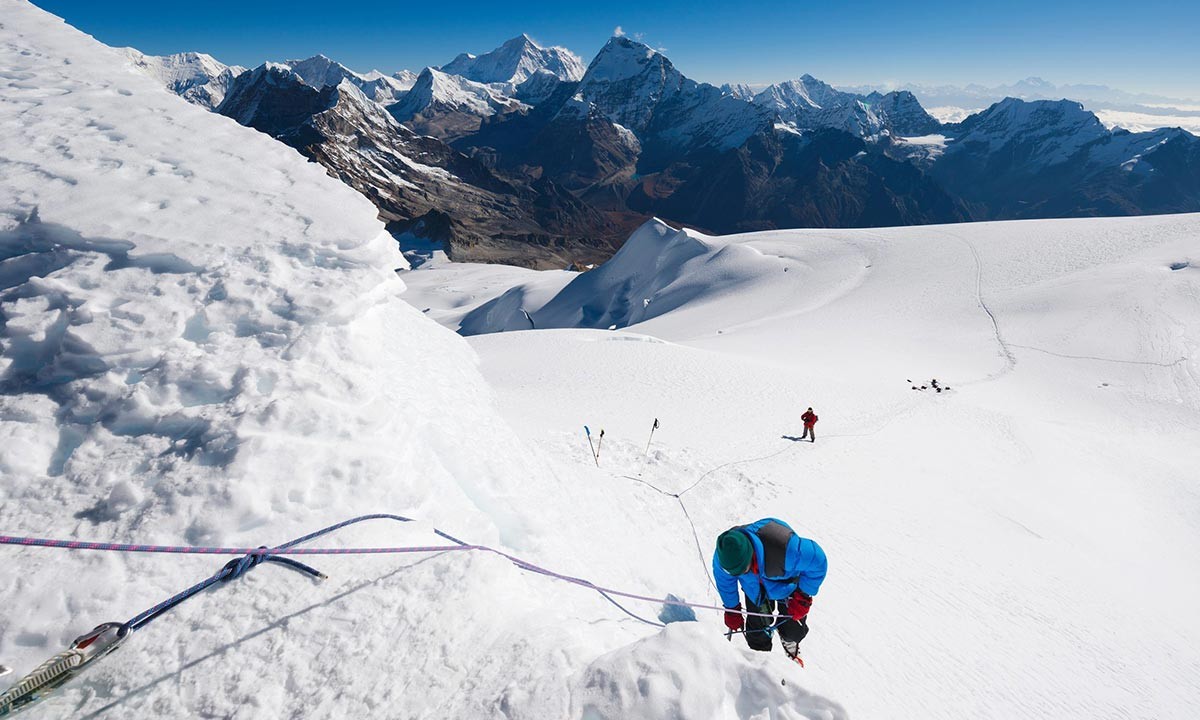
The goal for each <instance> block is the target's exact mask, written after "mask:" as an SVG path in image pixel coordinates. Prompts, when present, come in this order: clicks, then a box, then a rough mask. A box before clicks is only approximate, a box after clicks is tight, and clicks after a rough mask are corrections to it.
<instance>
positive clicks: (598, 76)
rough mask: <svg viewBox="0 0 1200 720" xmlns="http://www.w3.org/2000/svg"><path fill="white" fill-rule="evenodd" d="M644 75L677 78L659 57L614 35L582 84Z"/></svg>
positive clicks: (675, 73)
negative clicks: (650, 74) (655, 73)
mask: <svg viewBox="0 0 1200 720" xmlns="http://www.w3.org/2000/svg"><path fill="white" fill-rule="evenodd" d="M647 72H658V73H659V74H661V75H662V76H663V77H664V79H669V78H673V77H676V76H679V71H678V70H676V69H675V66H674V65H673V64H672V63H671V61H670V60H668V59H667V57H666V56H665V55H663V54H662V53H660V52H658V51H657V50H655V49H653V48H651V47H650V46H649V45H646V44H644V43H640V42H637V41H636V40H633V39H631V38H628V37H625V36H624V35H615V36H613V37H612V38H610V39H609V41H608V42H607V43H605V45H604V47H602V48H601V49H600V52H599V53H597V54H596V57H595V58H594V59H593V60H592V62H591V64H590V65H589V66H588V69H587V72H586V73H585V74H584V76H583V82H584V83H593V84H594V83H611V82H616V81H619V80H627V79H629V78H633V77H637V76H639V75H643V74H646V73H647Z"/></svg>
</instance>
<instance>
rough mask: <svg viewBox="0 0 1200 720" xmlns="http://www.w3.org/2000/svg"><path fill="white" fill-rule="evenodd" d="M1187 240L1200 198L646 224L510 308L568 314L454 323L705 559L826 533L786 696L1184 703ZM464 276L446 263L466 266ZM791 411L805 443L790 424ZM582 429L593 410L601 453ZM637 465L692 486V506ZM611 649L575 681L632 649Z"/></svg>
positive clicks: (1114, 705) (968, 711)
mask: <svg viewBox="0 0 1200 720" xmlns="http://www.w3.org/2000/svg"><path fill="white" fill-rule="evenodd" d="M1198 255H1200V215H1179V216H1158V217H1145V218H1117V219H1086V220H1051V221H1044V220H1039V221H1018V222H1001V223H972V224H968V225H957V226H930V227H911V228H892V229H872V230H793V231H775V232H764V233H755V234H749V235H739V236H730V237H709V236H704V235H700V234H698V233H695V232H692V231H686V232H681V231H676V230H673V229H671V228H669V227H667V226H666V225H665V224H663V223H659V222H652V223H649V224H647V225H646V226H644V227H643V228H641V229H640V230H639V231H637V232H636V233H635V234H634V235H633V236H632V237H631V238H630V240H629V241H628V242H627V243H626V245H625V246H624V247H623V248H622V250H621V251H620V252H619V253H618V254H617V255H616V256H615V257H614V258H613V259H612V260H610V261H609V263H607V264H606V265H604V266H601V267H600V268H598V269H596V270H593V271H590V272H587V273H583V274H581V275H579V276H578V277H577V278H576V279H575V280H574V281H573V282H572V283H570V284H569V285H567V286H566V287H565V288H564V289H563V290H562V291H561V292H560V293H559V294H558V295H556V296H555V297H554V298H552V299H551V300H550V301H548V302H547V303H546V305H544V306H543V307H542V308H540V309H539V308H536V307H533V306H532V305H531V304H527V305H526V306H525V309H526V310H527V311H528V312H530V314H531V316H532V317H533V318H534V320H535V321H536V324H537V326H538V327H539V328H546V327H550V326H553V325H556V324H559V325H562V326H565V327H564V328H563V329H557V330H555V329H542V330H537V331H519V332H503V333H497V334H489V335H479V336H475V337H472V338H470V340H471V344H472V346H473V347H474V348H475V349H476V350H477V351H478V352H479V353H480V356H481V358H482V368H483V371H484V374H485V376H486V377H487V378H488V379H489V380H490V381H491V384H492V386H493V387H494V388H496V390H497V391H498V392H499V398H500V406H501V408H502V410H503V411H504V413H505V414H506V416H507V417H508V418H509V419H510V421H511V422H512V423H513V424H514V425H515V426H516V428H517V430H518V432H519V433H520V434H521V435H522V436H523V437H525V438H527V439H528V440H529V441H531V442H532V443H534V444H535V445H537V446H539V447H541V448H542V449H543V450H544V451H545V452H546V453H547V454H548V455H549V456H551V457H552V458H554V457H558V458H561V460H562V461H563V462H569V463H573V464H574V466H575V467H576V468H578V471H579V472H580V473H584V472H586V473H588V477H590V478H592V479H591V480H590V482H591V483H595V484H596V485H600V486H603V487H604V488H606V490H607V491H608V492H611V493H613V494H614V495H618V496H621V497H624V498H626V499H627V500H626V501H627V502H628V503H629V504H630V505H641V504H645V505H647V506H657V507H658V508H659V512H660V515H658V523H660V525H661V526H663V527H664V528H669V529H670V530H671V531H672V532H675V533H679V534H683V535H688V534H690V533H691V531H692V526H691V525H689V520H690V521H691V522H692V523H694V526H695V529H696V532H697V535H698V537H699V538H700V542H701V543H702V544H703V546H704V552H705V553H706V554H707V552H708V551H709V548H710V547H711V542H712V539H713V538H714V537H715V536H716V535H717V534H718V533H719V532H721V531H722V530H724V529H725V528H728V527H729V526H731V525H733V524H735V523H737V522H744V521H746V520H752V519H756V518H759V517H763V516H776V517H781V518H784V519H786V520H788V521H790V522H791V523H792V524H793V525H794V526H795V527H796V528H797V530H798V531H800V532H801V533H803V534H806V535H808V536H809V537H812V538H815V539H817V540H818V541H819V542H820V543H821V544H822V545H823V547H824V548H825V550H826V552H827V554H828V556H829V562H830V565H829V567H830V570H829V576H828V579H827V580H826V582H825V584H824V586H823V587H822V589H821V592H820V594H819V595H818V596H817V598H816V600H815V602H814V604H813V611H812V616H811V622H810V624H811V626H812V632H811V634H810V635H809V637H808V639H806V640H805V641H804V643H803V645H802V648H803V649H804V653H805V657H806V660H807V664H808V667H807V668H806V669H805V670H804V671H803V673H802V674H800V675H798V676H797V675H795V674H794V673H793V674H790V675H789V674H784V675H783V678H782V679H783V680H786V683H787V684H786V686H784V685H782V684H781V683H776V684H775V685H774V688H775V689H776V690H781V691H782V690H783V689H784V687H786V688H791V687H792V684H793V681H794V680H798V681H799V682H800V683H801V684H802V687H803V688H804V690H805V691H808V692H815V693H818V694H819V695H821V696H823V697H827V698H834V699H836V700H837V701H838V702H839V703H840V704H841V705H842V706H843V707H844V711H845V712H846V713H847V714H848V715H849V716H851V717H866V718H876V717H922V718H946V719H947V720H949V719H952V718H953V719H958V718H964V717H980V718H1013V717H1020V718H1046V719H1051V718H1053V719H1055V720H1060V719H1062V718H1080V719H1081V720H1082V719H1089V720H1091V719H1094V718H1114V719H1115V718H1128V717H1153V718H1178V719H1180V720H1183V719H1184V718H1191V717H1193V716H1194V712H1195V708H1196V707H1197V706H1200V687H1198V686H1197V685H1196V684H1195V683H1194V682H1193V681H1192V678H1193V677H1195V676H1196V674H1197V672H1198V671H1200V618H1198V617H1197V615H1196V613H1195V612H1194V610H1193V609H1194V607H1195V606H1196V603H1197V602H1200V565H1197V563H1196V562H1195V558H1196V557H1200V533H1198V532H1197V529H1198V528H1200V489H1198V488H1197V485H1196V482H1195V468H1196V467H1200V312H1197V310H1198V309H1200V304H1198V300H1200V271H1197V268H1196V265H1197V262H1196V257H1197V256H1198ZM451 270H452V268H451V267H445V268H443V271H442V275H441V278H440V279H441V284H440V287H439V292H440V293H441V294H443V295H447V294H450V291H452V290H453V289H455V288H456V287H457V286H456V284H455V282H454V280H453V277H452V275H451V274H450V273H451ZM497 272H500V271H497ZM504 272H508V271H504ZM418 273H419V270H416V271H412V272H406V273H403V274H402V275H403V276H405V277H415V276H416V275H417V274H418ZM523 282H525V281H523ZM482 283H483V279H481V278H480V277H479V274H478V272H473V271H468V274H465V275H464V278H463V283H462V285H461V288H460V291H461V292H464V293H465V292H468V291H469V290H470V288H475V287H480V286H481V284H482ZM489 292H492V293H495V294H497V295H501V294H502V293H500V292H499V289H498V288H492V289H490V290H489ZM409 295H410V296H409V297H408V299H409V300H410V302H415V303H418V304H426V303H428V300H429V297H430V294H429V293H425V292H424V291H423V290H419V289H418V288H417V286H416V285H415V284H414V286H413V288H411V289H410V291H409ZM483 307H484V306H480V310H481V311H482V309H483ZM497 319H498V320H501V319H502V318H497ZM613 325H615V326H617V328H618V329H617V330H615V331H612V330H607V329H604V328H608V327H610V326H613ZM589 327H590V328H599V329H587V328H589ZM931 378H937V379H938V380H939V381H940V383H941V384H942V385H943V386H949V387H950V388H951V390H948V391H946V392H943V393H940V394H939V393H937V392H936V391H934V390H932V389H928V388H929V387H930V386H929V381H930V379H931ZM913 385H917V386H918V387H919V386H921V385H924V386H925V387H926V388H927V389H926V390H924V391H921V390H913V389H911V388H912V386H913ZM810 405H811V406H813V407H814V408H815V410H816V411H817V413H818V414H819V415H820V418H821V420H820V422H819V423H818V424H817V427H816V430H817V442H816V443H814V444H809V443H807V442H804V443H797V442H794V441H793V440H792V439H793V438H795V437H796V436H798V435H799V430H800V427H799V415H800V413H801V412H803V410H804V409H805V408H806V407H808V406H810ZM656 417H657V418H658V419H659V420H660V422H661V425H662V426H661V427H660V429H659V430H658V432H657V433H656V434H655V435H654V437H653V442H652V443H651V446H650V450H649V453H648V455H645V456H644V455H643V453H644V452H645V449H646V443H647V439H648V433H649V430H650V425H651V423H652V421H653V419H654V418H656ZM583 423H587V424H589V425H590V427H591V429H592V433H593V435H595V434H596V433H597V431H598V428H604V429H605V431H606V435H605V440H604V444H603V450H602V454H601V458H600V466H601V467H600V468H599V469H596V468H595V467H594V463H593V460H592V457H591V455H590V454H589V450H588V447H587V444H586V441H585V439H584V438H583V437H582V434H581V433H580V432H579V429H578V425H580V424H583ZM589 466H591V467H590V468H589ZM697 482H699V484H696V483H697ZM644 483H652V484H654V485H655V486H657V487H658V488H660V489H662V490H663V491H665V492H667V493H678V492H680V491H686V492H685V493H684V494H683V495H682V501H683V504H684V506H686V508H687V515H685V514H684V512H683V510H682V509H681V507H680V503H679V501H677V500H676V499H675V498H673V497H670V496H664V495H662V494H659V493H658V492H656V491H655V490H654V489H652V488H650V487H648V486H647V485H646V484H644ZM689 487H691V488H692V489H691V490H687V488H689ZM639 532H641V530H639ZM704 559H707V558H704ZM677 562H678V563H679V564H680V566H681V567H680V568H678V570H679V572H680V573H681V574H682V575H684V576H687V577H683V578H681V579H680V580H679V585H678V586H679V587H680V588H681V590H682V591H683V592H684V593H694V592H696V591H697V590H698V591H699V592H701V593H704V592H706V591H707V592H708V596H709V597H712V593H711V591H708V590H707V589H706V585H707V579H706V578H705V576H704V574H703V573H704V572H705V569H704V567H703V564H702V563H703V559H702V558H701V557H698V556H697V555H695V554H693V556H692V557H691V558H687V557H684V556H679V557H678V558H677ZM641 564H643V563H639V565H641ZM688 577H691V578H694V580H692V581H690V582H689V580H688V579H687V578H688ZM692 597H694V596H692ZM701 619H702V620H705V618H704V617H702V618H701ZM709 622H711V620H710V621H709ZM671 632H672V633H674V632H681V633H682V632H685V630H681V629H676V628H672V631H671ZM669 634H670V633H668V635H669ZM700 634H703V632H702V631H701V632H700ZM705 637H706V638H709V639H711V638H710V637H709V636H707V635H706V636H705ZM654 642H657V640H648V641H646V642H645V643H644V644H643V651H644V653H645V655H644V656H643V657H642V658H641V659H640V660H645V659H646V658H657V657H662V656H663V654H662V653H656V652H654V651H653V650H652V648H650V647H646V646H648V645H652V644H653V643H654ZM736 644H737V641H735V645H736ZM712 645H713V646H714V647H713V651H714V652H716V647H715V646H720V645H722V643H721V642H720V640H719V639H718V641H716V642H713V643H712ZM624 652H626V651H618V652H617V653H615V654H614V655H613V656H610V657H609V658H606V659H602V660H598V661H596V663H594V664H593V668H592V670H590V671H589V673H590V674H589V676H588V677H592V678H595V680H593V681H591V685H592V686H601V685H602V684H603V682H604V675H603V674H602V673H601V674H600V675H599V676H597V675H596V672H597V671H598V670H599V669H600V668H612V667H614V666H616V667H631V666H636V663H637V662H639V660H626V659H624V658H623V653H624ZM708 657H709V655H708V654H707V653H700V654H699V655H697V656H694V657H693V659H692V662H693V664H694V666H695V667H696V669H697V671H698V672H703V673H707V670H705V669H704V668H705V662H706V661H707V659H708ZM755 659H756V658H750V659H749V661H750V662H753V661H754V660H755ZM778 659H780V653H779V651H778V649H776V652H775V653H774V654H773V655H772V656H771V657H770V660H778ZM653 666H654V663H653V662H652V661H651V662H647V663H646V664H645V665H644V666H640V667H641V668H642V670H641V671H642V672H644V673H645V675H646V681H645V683H644V684H643V692H642V694H640V695H638V696H637V697H636V698H630V699H628V700H627V701H625V702H624V704H621V705H620V706H619V709H616V708H617V707H618V706H617V705H615V704H610V703H611V701H604V702H600V701H597V702H596V703H595V704H594V705H595V707H600V708H606V709H607V708H612V709H611V710H609V711H608V712H610V714H609V715H608V716H609V717H617V716H625V717H637V716H639V715H640V713H641V712H642V711H643V709H644V708H647V707H655V708H659V707H665V704H663V703H657V704H656V703H655V702H653V701H651V700H647V698H652V697H654V691H655V688H659V687H662V686H663V685H665V684H666V683H665V682H663V681H662V679H663V674H662V673H657V672H654V671H653V670H652V668H653ZM725 672H726V673H728V672H729V670H728V669H726V670H725ZM781 673H782V671H781ZM723 677H729V676H728V675H724V676H721V677H718V676H716V675H715V674H714V675H713V676H711V679H710V683H709V684H708V686H719V685H720V683H721V681H722V678H723ZM690 679H691V676H686V677H684V678H681V679H680V680H679V681H678V682H679V683H680V684H683V685H688V683H689V681H690ZM689 687H690V686H689ZM744 687H745V686H744ZM692 692H695V693H696V696H697V697H704V696H703V693H702V691H700V690H697V689H693V690H692ZM759 692H766V690H765V688H761V689H760V688H757V687H756V688H755V692H754V693H747V694H746V695H745V696H743V697H745V698H746V699H747V702H751V701H754V700H756V699H757V698H758V697H759V694H758V693H759ZM685 694H690V693H685ZM584 698H586V695H585V694H581V693H578V692H577V693H576V695H575V699H576V702H577V703H579V702H582V701H583V699H584ZM804 702H805V701H803V700H802V699H801V698H791V699H789V701H788V702H787V703H785V704H780V705H777V706H775V707H773V709H771V710H770V711H762V712H763V713H764V714H762V715H761V716H763V717H784V716H785V715H782V714H781V713H783V712H786V711H790V710H792V709H793V708H796V707H804V704H803V703H804ZM576 707H578V705H576ZM707 707H721V701H720V700H719V699H718V700H713V701H712V702H710V703H709V704H708V705H707ZM653 712H659V711H658V710H655V711H653ZM653 712H651V713H650V714H651V715H653ZM672 712H674V713H675V714H674V715H672V716H675V717H709V716H710V715H707V714H705V712H704V711H700V710H698V709H696V707H695V706H676V707H675V708H674V709H673V710H672ZM753 712H759V711H758V710H746V711H745V713H746V715H748V716H753V715H752V713H753ZM772 713H774V714H772ZM712 715H716V716H720V711H712ZM656 716H661V715H656Z"/></svg>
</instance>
